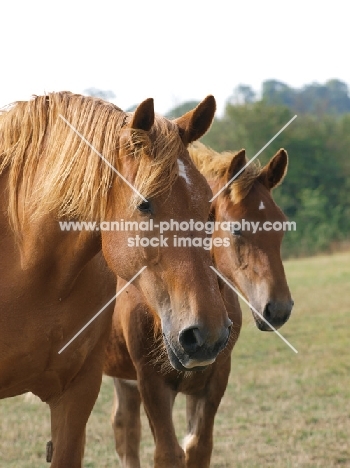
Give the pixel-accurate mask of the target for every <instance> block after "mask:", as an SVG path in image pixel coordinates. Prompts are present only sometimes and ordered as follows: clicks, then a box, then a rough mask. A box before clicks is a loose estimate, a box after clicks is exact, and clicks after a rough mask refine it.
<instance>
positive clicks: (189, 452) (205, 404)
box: [183, 359, 231, 468]
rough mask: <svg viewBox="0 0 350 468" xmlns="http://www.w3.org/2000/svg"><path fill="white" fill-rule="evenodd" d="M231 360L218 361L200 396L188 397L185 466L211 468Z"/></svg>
mask: <svg viewBox="0 0 350 468" xmlns="http://www.w3.org/2000/svg"><path fill="white" fill-rule="evenodd" d="M230 361H231V360H230V359H227V360H226V361H225V363H223V364H222V367H221V363H219V362H217V363H216V364H215V365H216V369H215V372H214V373H213V374H212V375H211V378H210V380H209V381H208V382H207V386H206V388H205V390H204V392H202V393H201V394H200V395H187V396H186V412H187V421H188V434H187V436H186V437H185V439H184V444H183V448H184V450H185V454H186V468H198V467H199V466H200V467H201V468H209V467H210V458H211V453H212V450H213V429H214V419H215V415H216V412H217V410H218V407H219V404H220V401H221V398H222V397H223V395H224V393H225V390H226V386H227V382H228V377H229V374H230Z"/></svg>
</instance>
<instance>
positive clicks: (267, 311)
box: [263, 302, 272, 322]
mask: <svg viewBox="0 0 350 468" xmlns="http://www.w3.org/2000/svg"><path fill="white" fill-rule="evenodd" d="M270 307H271V302H268V303H267V304H266V306H265V310H264V314H263V317H264V318H265V319H266V320H267V321H269V322H270V320H271V318H272V315H271V310H270Z"/></svg>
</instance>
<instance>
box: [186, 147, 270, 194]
mask: <svg viewBox="0 0 350 468" xmlns="http://www.w3.org/2000/svg"><path fill="white" fill-rule="evenodd" d="M189 153H190V156H191V158H192V161H193V162H194V164H195V166H196V167H197V169H198V170H199V171H200V172H201V174H202V175H204V177H205V178H206V179H207V180H208V181H210V180H212V181H221V185H224V184H225V183H227V182H228V180H227V176H228V169H229V167H230V164H231V161H232V159H233V158H234V157H236V156H237V154H238V153H235V152H232V151H224V152H222V153H217V152H216V151H214V150H213V149H211V148H209V147H207V146H205V145H203V144H202V143H199V142H195V143H193V144H192V145H191V146H190V148H189ZM260 172H261V167H260V164H259V163H258V162H257V163H256V162H253V163H251V164H249V165H248V166H247V167H246V168H245V169H244V171H243V172H242V173H241V174H240V175H239V176H238V177H237V178H236V179H235V180H234V181H233V182H232V183H231V184H230V186H229V191H230V198H231V200H232V202H233V203H238V202H240V201H241V200H243V199H244V198H245V197H246V196H247V195H248V193H249V192H250V190H251V189H252V187H253V185H254V182H255V181H256V180H257V178H258V176H259V175H260Z"/></svg>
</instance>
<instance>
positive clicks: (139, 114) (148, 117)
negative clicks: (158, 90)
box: [130, 98, 154, 132]
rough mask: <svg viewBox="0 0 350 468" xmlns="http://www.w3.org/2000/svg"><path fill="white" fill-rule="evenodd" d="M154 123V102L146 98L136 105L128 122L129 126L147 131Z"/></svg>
mask: <svg viewBox="0 0 350 468" xmlns="http://www.w3.org/2000/svg"><path fill="white" fill-rule="evenodd" d="M153 124H154V102H153V99H152V98H148V99H146V100H145V101H143V102H141V104H140V105H138V106H137V108H136V110H135V112H134V114H133V116H132V120H131V123H130V128H133V129H134V130H144V131H145V132H148V130H150V129H151V127H152V125H153Z"/></svg>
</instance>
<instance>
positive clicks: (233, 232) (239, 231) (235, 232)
mask: <svg viewBox="0 0 350 468" xmlns="http://www.w3.org/2000/svg"><path fill="white" fill-rule="evenodd" d="M232 234H233V235H234V236H240V235H241V234H242V231H241V230H240V229H234V230H233V231H232Z"/></svg>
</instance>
